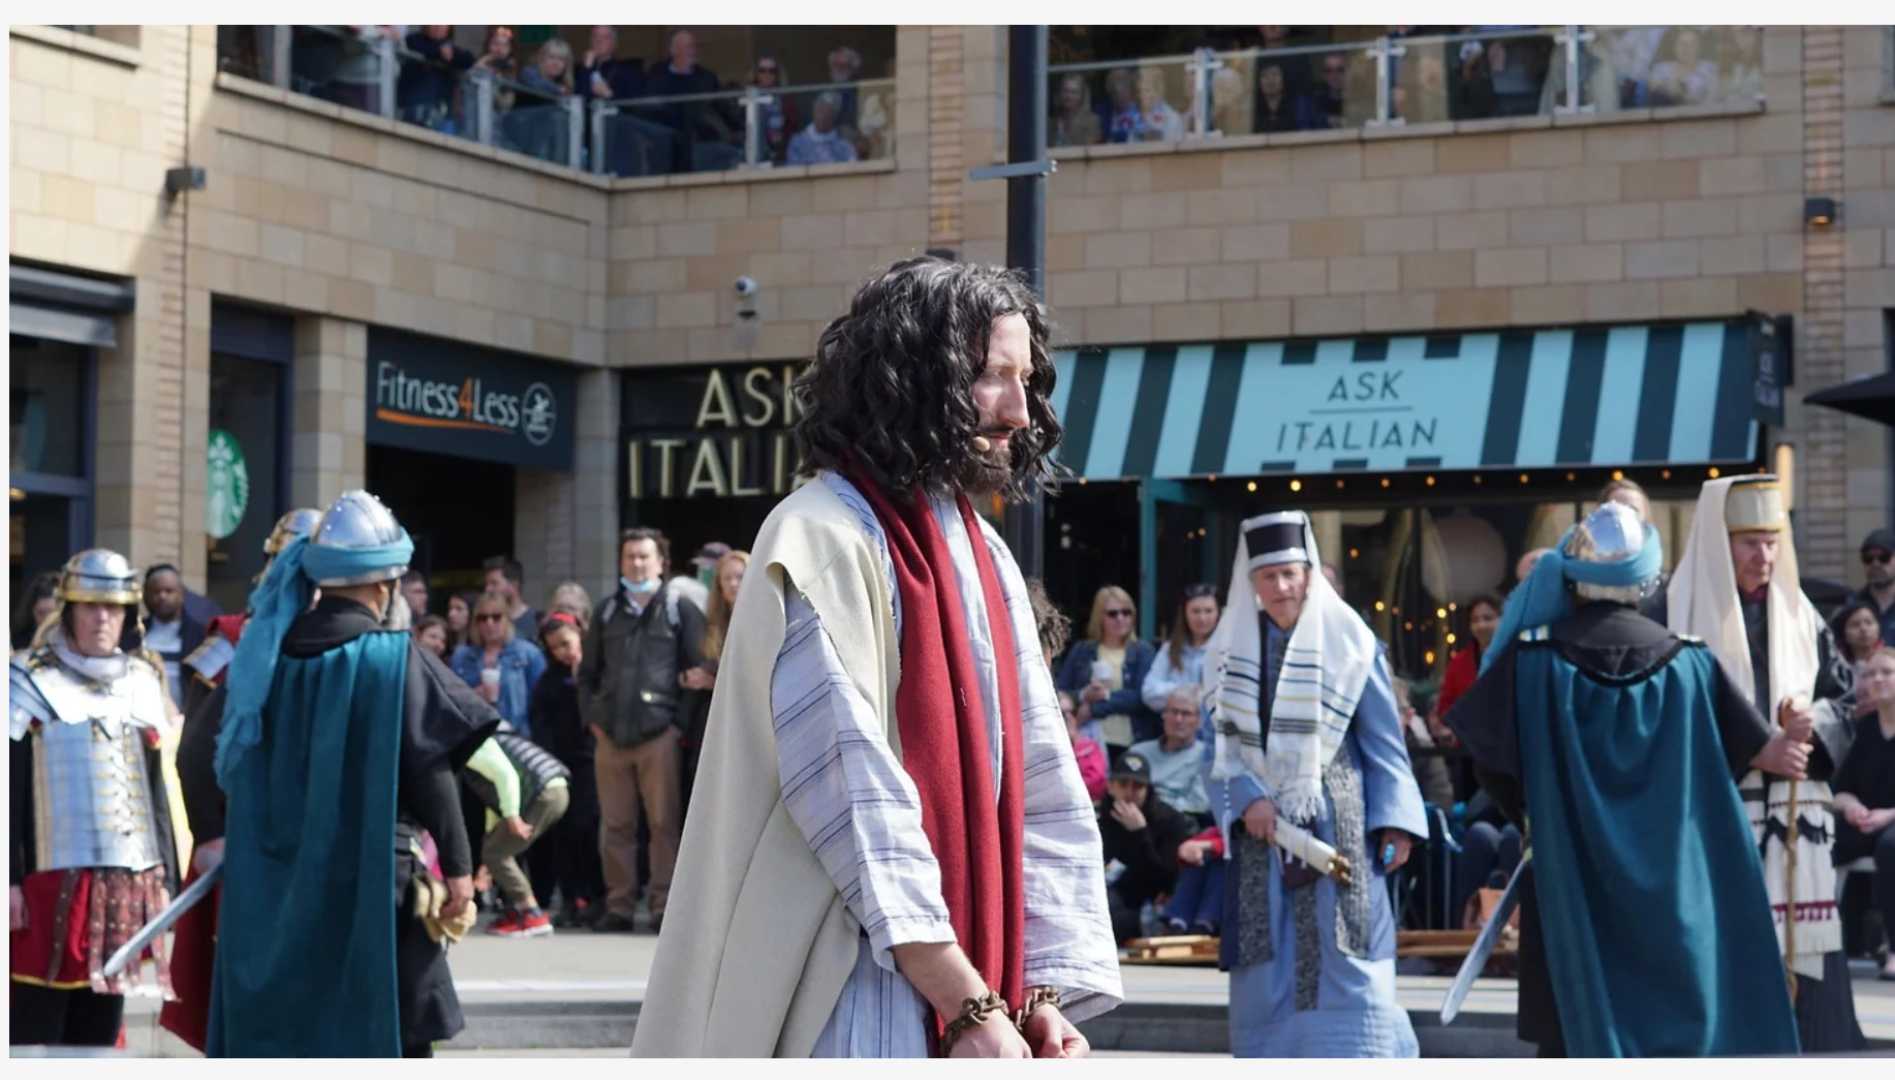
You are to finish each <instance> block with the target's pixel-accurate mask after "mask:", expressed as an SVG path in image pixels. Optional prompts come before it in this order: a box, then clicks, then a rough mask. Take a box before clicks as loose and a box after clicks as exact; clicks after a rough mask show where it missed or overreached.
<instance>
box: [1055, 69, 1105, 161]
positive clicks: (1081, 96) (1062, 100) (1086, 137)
mask: <svg viewBox="0 0 1895 1080" xmlns="http://www.w3.org/2000/svg"><path fill="white" fill-rule="evenodd" d="M1104 141H1105V126H1104V124H1103V123H1102V122H1101V121H1100V119H1099V114H1098V113H1097V112H1095V111H1094V110H1093V108H1092V89H1091V88H1090V87H1088V86H1087V85H1086V77H1085V76H1084V75H1081V74H1079V73H1078V72H1074V73H1072V74H1070V75H1062V76H1060V79H1059V87H1058V92H1057V93H1056V94H1055V95H1054V97H1053V122H1052V124H1051V125H1050V126H1049V127H1048V129H1047V132H1046V143H1047V145H1048V146H1091V145H1093V144H1094V143H1102V142H1104Z"/></svg>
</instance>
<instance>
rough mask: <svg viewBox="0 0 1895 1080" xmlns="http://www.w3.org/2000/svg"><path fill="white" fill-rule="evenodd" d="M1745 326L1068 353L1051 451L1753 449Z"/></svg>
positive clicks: (1436, 460) (1129, 455) (1162, 471)
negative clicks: (1060, 429) (1058, 429)
mask: <svg viewBox="0 0 1895 1080" xmlns="http://www.w3.org/2000/svg"><path fill="white" fill-rule="evenodd" d="M1750 326H1751V323H1750V321H1749V320H1747V319H1732V320H1728V321H1716V322H1691V323H1656V324H1648V323H1641V324H1637V325H1629V326H1587V327H1567V328H1561V329H1546V330H1503V331H1492V332H1480V333H1464V334H1430V335H1415V336H1399V337H1352V338H1328V339H1321V340H1307V339H1305V340H1291V341H1252V342H1241V341H1240V342H1218V343H1214V344H1205V345H1144V346H1127V347H1123V348H1097V347H1093V348H1082V349H1077V350H1064V351H1060V352H1057V353H1055V354H1054V365H1055V367H1056V368H1057V370H1058V372H1059V380H1058V383H1057V386H1056V388H1055V391H1054V395H1053V405H1054V408H1055V409H1056V410H1057V411H1058V414H1059V417H1060V420H1061V422H1062V423H1063V424H1064V425H1065V427H1066V437H1065V440H1064V441H1063V442H1062V444H1061V446H1060V450H1059V454H1060V458H1061V460H1062V461H1063V462H1064V463H1065V464H1066V466H1067V467H1068V468H1070V469H1072V470H1073V472H1075V473H1076V474H1078V475H1080V476H1084V477H1087V478H1089V479H1116V478H1129V477H1165V478H1183V477H1193V476H1211V475H1215V476H1247V475H1269V474H1281V473H1299V474H1321V473H1330V472H1350V471H1363V470H1373V471H1378V472H1395V471H1401V470H1408V469H1428V470H1451V469H1503V468H1505V469H1512V468H1520V469H1526V468H1551V467H1555V466H1558V467H1566V468H1596V467H1601V466H1604V467H1617V466H1633V465H1647V464H1650V465H1656V464H1667V465H1670V464H1716V463H1721V462H1743V461H1749V460H1751V459H1752V458H1753V457H1754V455H1755V450H1756V442H1757V424H1756V422H1755V421H1754V420H1753V419H1752V415H1751V414H1752V409H1751V401H1752V390H1753V380H1754V378H1755V357H1754V355H1753V353H1752V345H1751V341H1752V337H1751V334H1750V333H1749V328H1750Z"/></svg>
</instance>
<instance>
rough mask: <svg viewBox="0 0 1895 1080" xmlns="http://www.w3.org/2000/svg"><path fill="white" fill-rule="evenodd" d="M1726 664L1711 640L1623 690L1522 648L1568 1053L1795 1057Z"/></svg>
mask: <svg viewBox="0 0 1895 1080" xmlns="http://www.w3.org/2000/svg"><path fill="white" fill-rule="evenodd" d="M1534 576H1536V577H1537V576H1538V571H1537V569H1536V570H1535V572H1534ZM1716 677H1717V669H1716V661H1715V660H1714V659H1713V658H1712V656H1711V653H1710V651H1709V650H1708V649H1705V648H1704V647H1702V646H1700V645H1685V646H1683V647H1681V648H1680V649H1679V650H1678V652H1677V653H1676V654H1675V655H1674V656H1673V657H1672V658H1671V659H1670V661H1668V662H1667V663H1666V664H1665V666H1664V667H1662V668H1660V669H1659V670H1658V671H1657V672H1656V673H1654V674H1652V675H1651V676H1649V677H1648V678H1644V679H1641V680H1639V681H1636V682H1632V683H1630V684H1629V685H1625V684H1620V685H1613V684H1612V683H1607V682H1602V681H1599V680H1598V679H1595V678H1594V677H1592V676H1590V675H1586V674H1582V673H1581V672H1580V670H1579V669H1578V668H1576V667H1574V666H1573V665H1572V664H1571V663H1569V662H1568V661H1567V660H1566V659H1565V658H1564V657H1562V656H1561V655H1560V653H1559V651H1558V650H1557V649H1556V648H1554V647H1552V646H1550V645H1543V644H1537V643H1535V644H1528V645H1523V646H1520V647H1519V655H1518V657H1517V658H1516V666H1515V678H1516V682H1515V691H1514V692H1515V696H1516V698H1517V700H1518V703H1519V712H1518V714H1517V715H1518V717H1519V724H1518V730H1519V739H1520V742H1519V746H1520V765H1521V773H1522V777H1521V778H1522V780H1524V781H1525V785H1526V793H1527V813H1528V817H1527V820H1528V829H1529V832H1530V841H1529V842H1530V843H1531V845H1532V850H1533V853H1532V859H1533V867H1534V874H1535V887H1536V892H1537V894H1538V897H1539V906H1540V921H1541V926H1542V933H1543V935H1544V937H1545V945H1546V959H1547V968H1548V975H1549V977H1550V979H1551V981H1552V984H1553V986H1554V987H1555V993H1554V997H1555V999H1556V1000H1557V1002H1558V1007H1559V1019H1560V1026H1561V1028H1562V1029H1563V1032H1564V1035H1565V1039H1566V1049H1567V1051H1568V1052H1569V1053H1570V1054H1571V1055H1572V1056H1573V1057H1649V1056H1655V1055H1691V1056H1703V1055H1712V1054H1794V1053H1796V1052H1797V1034H1796V1018H1795V1014H1794V1012H1793V1011H1792V1009H1791V1006H1790V996H1789V990H1788V987H1787V985H1786V982H1785V976H1784V971H1783V960H1782V958H1781V957H1780V956H1778V955H1777V951H1776V947H1777V939H1776V931H1775V929H1774V928H1773V927H1772V925H1771V921H1770V899H1769V895H1768V893H1766V892H1765V890H1764V882H1763V867H1762V864H1761V862H1760V861H1759V860H1758V857H1757V845H1756V843H1755V841H1754V840H1753V839H1752V838H1751V834H1750V825H1749V823H1748V820H1747V819H1746V818H1745V816H1744V809H1743V805H1742V803H1741V802H1740V801H1739V798H1738V795H1737V786H1736V785H1735V784H1734V783H1732V782H1731V775H1730V766H1729V764H1728V763H1727V762H1726V761H1725V757H1724V749H1723V744H1722V741H1721V740H1720V739H1719V737H1718V730H1717V724H1716V718H1715V715H1714V712H1713V710H1714V708H1715V705H1714V701H1715V697H1714V687H1715V685H1716V684H1715V680H1716Z"/></svg>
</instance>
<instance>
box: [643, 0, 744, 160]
mask: <svg viewBox="0 0 1895 1080" xmlns="http://www.w3.org/2000/svg"><path fill="white" fill-rule="evenodd" d="M665 52H666V58H665V59H664V60H661V61H659V62H658V63H656V64H653V65H652V67H651V70H650V71H648V72H646V73H645V89H646V92H647V93H649V94H652V95H653V96H655V97H677V96H683V95H691V94H712V93H716V92H717V90H718V88H719V84H718V79H717V73H716V72H713V71H711V70H710V69H709V68H706V67H704V66H703V65H702V64H699V63H698V62H697V35H696V34H693V33H692V32H691V31H689V30H677V31H673V32H672V34H671V37H670V39H669V41H668V42H667V43H666V49H665ZM718 105H719V103H718V102H714V101H708V100H702V99H700V100H695V101H675V102H672V103H671V104H669V105H667V106H666V107H665V108H664V109H663V110H662V112H661V114H660V115H659V117H658V119H660V120H662V121H663V122H664V123H665V124H666V125H667V126H669V127H671V128H674V129H676V130H677V131H679V132H681V133H682V134H683V136H684V141H685V149H686V153H685V155H684V157H683V160H682V161H680V162H679V168H678V171H679V172H690V171H700V172H705V171H714V170H717V169H728V168H731V167H732V166H734V165H736V164H737V162H738V161H740V160H741V159H742V157H743V151H742V149H740V147H739V138H738V135H737V133H736V132H735V131H733V130H732V127H731V124H730V121H729V120H728V119H727V118H725V116H724V115H723V113H722V112H721V111H720V110H719V108H718Z"/></svg>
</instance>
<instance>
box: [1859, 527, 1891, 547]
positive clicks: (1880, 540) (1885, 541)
mask: <svg viewBox="0 0 1895 1080" xmlns="http://www.w3.org/2000/svg"><path fill="white" fill-rule="evenodd" d="M1876 548H1880V549H1882V550H1883V551H1888V552H1895V529H1877V530H1875V531H1874V532H1872V533H1870V534H1869V535H1868V536H1867V537H1865V538H1864V539H1863V541H1862V550H1863V551H1872V550H1874V549H1876Z"/></svg>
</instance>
